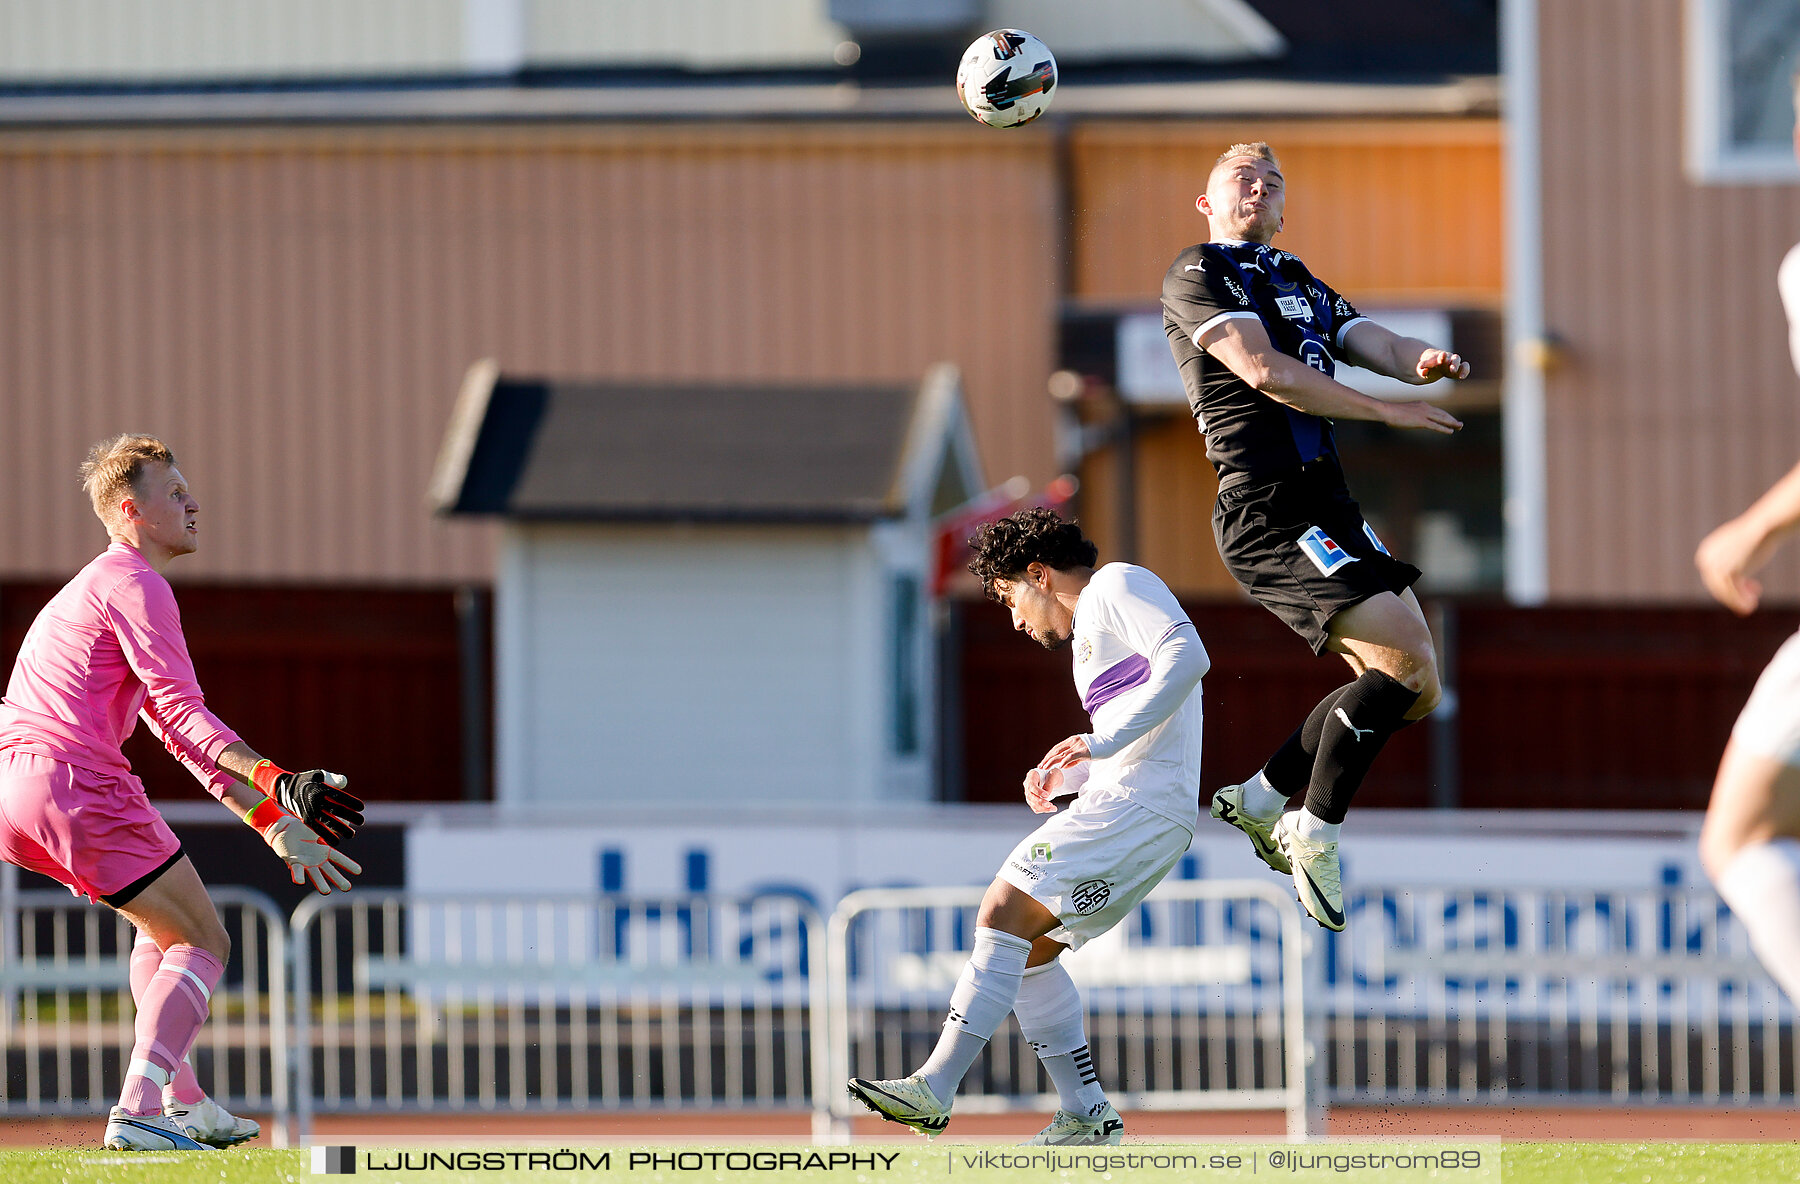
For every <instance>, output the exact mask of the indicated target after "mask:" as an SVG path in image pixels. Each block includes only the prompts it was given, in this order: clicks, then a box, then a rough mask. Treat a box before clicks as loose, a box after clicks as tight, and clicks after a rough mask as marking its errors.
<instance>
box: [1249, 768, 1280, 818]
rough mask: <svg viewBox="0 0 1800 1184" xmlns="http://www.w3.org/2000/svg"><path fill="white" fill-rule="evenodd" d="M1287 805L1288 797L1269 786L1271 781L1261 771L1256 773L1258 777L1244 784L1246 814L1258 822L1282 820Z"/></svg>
mask: <svg viewBox="0 0 1800 1184" xmlns="http://www.w3.org/2000/svg"><path fill="white" fill-rule="evenodd" d="M1287 804H1288V799H1287V795H1286V794H1285V793H1277V792H1276V790H1275V787H1274V786H1272V785H1270V784H1269V779H1268V778H1267V777H1264V776H1263V773H1262V770H1261V769H1258V770H1257V771H1256V776H1254V777H1252V778H1250V780H1248V781H1246V782H1244V813H1246V814H1248V815H1249V816H1250V817H1252V818H1254V819H1256V820H1257V821H1258V822H1272V821H1274V820H1275V819H1277V818H1280V817H1281V812H1282V811H1283V810H1285V809H1287Z"/></svg>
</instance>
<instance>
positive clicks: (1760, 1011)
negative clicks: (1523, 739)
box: [1315, 885, 1800, 1105]
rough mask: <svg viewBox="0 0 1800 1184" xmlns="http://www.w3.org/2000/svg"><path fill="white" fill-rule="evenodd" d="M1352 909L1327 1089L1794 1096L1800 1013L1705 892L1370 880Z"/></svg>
mask: <svg viewBox="0 0 1800 1184" xmlns="http://www.w3.org/2000/svg"><path fill="white" fill-rule="evenodd" d="M1346 912H1347V913H1348V915H1349V919H1350V924H1349V928H1348V930H1347V932H1346V933H1344V934H1342V935H1334V937H1333V939H1332V940H1331V941H1329V942H1328V943H1327V944H1326V948H1325V950H1324V951H1323V959H1324V967H1323V978H1324V989H1323V990H1322V992H1321V993H1320V994H1319V995H1318V996H1316V998H1315V1003H1316V1004H1318V1005H1319V1006H1322V1007H1323V1008H1324V1010H1325V1013H1326V1015H1327V1017H1328V1024H1327V1027H1328V1036H1327V1042H1326V1046H1325V1049H1324V1053H1325V1058H1324V1059H1325V1072H1326V1079H1327V1088H1328V1090H1329V1095H1330V1096H1331V1097H1332V1098H1333V1099H1336V1100H1344V1101H1356V1102H1395V1103H1401V1104H1431V1103H1443V1102H1471V1101H1514V1102H1516V1101H1518V1100H1520V1099H1521V1098H1554V1099H1556V1100H1558V1101H1596V1102H1609V1103H1616V1102H1631V1103H1634V1104H1647V1103H1665V1102H1677V1103H1709V1104H1721V1103H1736V1104H1743V1103H1756V1102H1762V1103H1782V1104H1789V1105H1791V1104H1792V1103H1793V1102H1794V1101H1795V1098H1796V1093H1795V1080H1796V1066H1797V1065H1800V1026H1797V1025H1796V1023H1795V1013H1794V1009H1793V1007H1792V1006H1791V1005H1790V1004H1789V1003H1788V1002H1787V1001H1786V1000H1784V999H1783V997H1782V993H1781V991H1780V988H1779V987H1777V986H1776V984H1775V983H1774V982H1773V981H1772V980H1771V979H1770V978H1769V976H1768V974H1767V972H1765V971H1764V970H1763V968H1762V966H1761V965H1760V964H1759V963H1758V962H1757V961H1756V958H1755V956H1754V954H1753V953H1752V952H1751V950H1750V946H1749V940H1748V936H1747V935H1746V933H1745V931H1744V929H1743V927H1742V926H1741V925H1739V924H1738V923H1737V922H1736V920H1735V919H1734V918H1733V917H1732V916H1731V914H1730V912H1729V910H1727V908H1726V907H1725V905H1724V904H1723V903H1722V902H1721V901H1720V900H1719V898H1718V897H1717V896H1715V895H1713V894H1712V893H1711V892H1710V891H1705V890H1693V889H1687V888H1682V887H1679V886H1672V887H1669V888H1666V889H1660V890H1646V889H1630V890H1623V891H1595V890H1580V891H1557V890H1545V889H1540V888H1506V887H1481V888H1472V887H1455V888H1407V887H1397V886H1393V887H1379V886H1368V885H1362V886H1357V887H1354V888H1353V889H1352V890H1351V892H1350V893H1349V894H1348V899H1347V901H1346Z"/></svg>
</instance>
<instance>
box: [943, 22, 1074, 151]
mask: <svg viewBox="0 0 1800 1184" xmlns="http://www.w3.org/2000/svg"><path fill="white" fill-rule="evenodd" d="M1055 88H1056V59H1055V58H1054V57H1052V56H1050V47H1049V46H1047V45H1045V44H1044V43H1043V42H1042V41H1039V40H1038V39H1037V38H1036V37H1033V36H1032V35H1031V34H1030V33H1027V32H1026V31H1025V30H1023V29H995V30H994V31H993V32H992V33H983V34H982V35H981V36H979V37H977V38H976V39H975V43H974V44H973V45H971V46H969V48H968V49H966V50H965V51H963V56H962V64H961V65H960V66H958V67H957V68H956V93H957V95H958V96H959V97H961V99H962V105H963V107H964V108H965V109H966V110H967V111H968V113H969V114H970V115H973V116H974V117H975V118H976V119H979V120H980V121H981V122H983V123H985V124H987V125H988V126H989V127H1018V126H1019V125H1020V124H1024V123H1030V122H1031V121H1032V120H1034V119H1036V118H1037V117H1038V116H1040V115H1042V114H1043V113H1044V109H1045V108H1046V107H1048V106H1049V105H1050V93H1051V92H1052V91H1053V90H1054V89H1055Z"/></svg>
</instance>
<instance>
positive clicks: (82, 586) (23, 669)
mask: <svg viewBox="0 0 1800 1184" xmlns="http://www.w3.org/2000/svg"><path fill="white" fill-rule="evenodd" d="M81 475H82V484H83V486H84V488H86V490H87V492H88V496H89V497H90V498H91V499H92V501H93V505H94V512H95V513H96V514H98V515H99V517H100V520H101V522H103V523H104V524H105V526H106V530H107V534H108V536H109V537H110V539H111V544H110V545H109V546H108V547H107V548H106V550H105V551H104V552H102V553H101V554H100V555H99V557H98V558H96V559H95V560H94V561H93V562H92V563H89V564H88V565H87V566H86V567H85V568H83V569H82V570H81V573H80V574H79V575H77V576H76V577H75V578H74V579H73V580H71V581H69V583H68V584H67V585H66V586H64V588H63V589H62V591H61V592H58V593H57V594H56V596H55V597H54V598H52V600H51V601H50V603H49V604H48V605H46V606H45V607H44V610H43V611H42V612H41V613H39V614H38V617H37V619H36V620H35V621H34V622H33V623H32V626H31V629H30V631H29V632H27V633H26V635H25V641H24V644H23V645H22V646H21V647H20V649H19V657H18V662H17V664H16V665H15V666H14V667H13V672H12V678H11V681H10V682H9V683H8V684H7V688H6V696H5V698H4V700H0V859H4V860H6V861H7V862H9V863H14V864H17V865H19V866H20V867H23V868H27V869H29V870H30V871H34V872H38V873H40V874H42V875H46V876H50V877H52V878H53V879H56V880H58V881H60V882H62V883H63V884H66V885H68V887H69V890H70V891H71V892H74V893H76V894H78V895H82V896H86V897H87V898H88V899H90V900H93V901H96V902H99V903H103V904H107V905H110V906H111V907H112V908H114V909H117V910H118V911H119V912H120V913H121V914H123V915H124V916H125V917H126V919H128V920H129V921H131V923H132V924H133V925H135V926H136V927H137V931H138V939H137V944H136V945H135V946H134V947H133V949H132V953H131V994H132V998H133V999H134V1000H135V1001H136V1003H137V1022H136V1037H137V1042H136V1044H135V1046H134V1047H133V1048H132V1051H131V1056H130V1059H129V1062H128V1063H127V1066H126V1071H125V1085H124V1089H123V1091H122V1093H121V1095H120V1098H119V1104H118V1105H117V1106H115V1107H113V1110H112V1114H111V1116H110V1117H109V1119H108V1121H107V1124H106V1135H105V1145H106V1146H107V1147H109V1148H112V1149H114V1150H121V1151H150V1150H159V1151H166V1150H172V1149H182V1150H204V1149H206V1148H207V1147H209V1146H214V1147H225V1146H230V1145H232V1144H234V1143H240V1142H243V1141H244V1140H246V1139H249V1138H252V1137H254V1136H255V1135H256V1134H257V1133H258V1129H259V1128H258V1127H257V1125H256V1123H254V1122H251V1121H250V1120H248V1119H242V1118H236V1117H234V1116H232V1115H231V1114H229V1113H227V1112H226V1111H225V1110H224V1109H223V1108H222V1107H220V1106H219V1105H218V1103H216V1102H214V1101H213V1100H212V1099H211V1098H209V1097H207V1096H206V1094H205V1092H204V1091H202V1090H201V1089H200V1086H199V1083H198V1082H197V1081H196V1080H195V1077H194V1071H193V1068H192V1066H191V1065H189V1064H188V1062H187V1054H188V1050H189V1049H190V1048H191V1047H192V1045H193V1043H194V1038H195V1037H196V1036H197V1035H198V1034H199V1031H200V1027H201V1025H202V1024H203V1023H204V1022H205V1020H206V1014H207V1008H208V1006H209V1002H210V999H211V994H212V990H213V988H214V987H215V986H217V984H218V982H219V979H220V977H221V976H222V975H223V974H224V971H225V961H226V959H227V958H228V957H229V956H230V952H231V941H230V938H229V937H228V936H227V935H226V933H225V928H224V926H223V925H222V924H221V923H220V921H219V916H218V913H217V912H216V911H215V910H214V908H213V904H212V900H211V899H210V898H209V897H208V896H207V894H206V887H205V885H203V884H202V883H201V882H200V877H199V875H198V874H197V873H196V872H195V871H194V866H193V864H192V863H190V862H189V861H188V859H187V857H186V856H185V855H183V854H182V851H181V844H180V842H179V841H178V840H177V839H176V838H175V835H174V833H173V832H172V831H171V830H170V829H169V826H168V824H167V823H166V822H164V821H163V818H162V815H161V814H159V813H157V811H156V810H155V808H153V807H152V806H151V805H150V801H149V799H148V798H146V797H145V796H144V787H143V785H142V783H141V782H139V781H138V779H137V778H136V777H134V776H132V774H131V768H130V766H129V765H128V764H127V763H126V761H125V758H124V756H123V755H122V754H121V752H120V746H121V745H122V744H123V743H124V741H125V739H126V737H128V736H129V735H131V732H132V730H133V729H134V728H135V727H136V726H137V721H138V719H139V718H142V719H143V720H144V722H145V723H147V724H149V726H150V728H151V730H152V731H154V732H155V733H156V734H157V736H158V737H159V738H160V739H161V740H162V742H163V744H164V746H165V747H167V748H168V750H169V752H170V753H172V754H173V755H174V756H175V757H176V759H178V760H180V761H181V763H182V764H184V765H186V766H187V767H188V768H189V769H190V770H191V771H192V772H193V773H194V775H195V776H196V777H198V778H199V779H200V781H201V782H202V784H204V785H205V786H206V788H207V791H208V792H209V793H211V794H212V795H213V796H214V797H216V798H218V799H219V800H220V801H221V802H223V803H224V804H225V806H226V807H227V808H228V809H229V810H231V812H232V813H234V814H236V815H237V816H238V817H240V818H242V819H243V820H244V821H245V822H246V823H248V824H249V825H251V826H252V827H254V828H256V830H257V831H258V833H260V834H261V835H262V837H263V839H264V841H265V842H267V843H268V844H269V846H270V847H271V848H273V849H274V851H275V854H276V855H278V856H279V857H280V858H281V859H282V860H283V861H284V862H285V863H286V864H287V865H288V870H289V872H290V874H291V875H292V876H293V880H294V883H296V884H300V883H305V882H308V881H310V882H311V884H312V885H313V887H315V888H316V889H318V890H319V891H320V892H330V891H331V890H332V889H333V888H338V889H348V888H349V887H350V881H349V879H348V877H347V876H346V875H345V873H346V872H349V873H356V872H360V871H361V870H362V868H360V867H359V866H357V864H356V863H355V862H354V861H352V860H351V859H350V858H349V857H347V856H345V855H343V854H341V853H340V852H338V851H336V850H334V849H333V848H332V847H331V846H330V845H329V844H328V843H327V842H326V841H325V840H326V839H331V840H333V841H342V840H343V839H344V838H346V837H348V836H349V835H351V834H352V833H354V830H355V827H356V826H358V825H360V824H361V822H362V814H361V812H360V811H361V808H362V802H361V801H360V800H359V799H357V798H356V797H354V796H353V795H351V794H350V793H349V792H348V783H347V781H346V780H345V779H344V778H343V777H341V776H339V775H337V774H335V773H327V772H324V771H323V770H318V769H315V770H311V771H308V772H304V773H289V772H286V771H285V770H282V769H279V768H277V767H276V766H275V765H273V764H272V763H270V762H269V761H268V760H265V759H264V758H263V757H262V756H260V755H259V754H257V753H256V752H255V751H253V750H252V749H251V748H250V746H249V745H247V744H245V743H244V742H243V741H241V740H239V739H238V737H237V734H236V733H235V732H233V731H232V730H231V729H230V728H228V727H226V726H225V725H224V724H223V723H222V722H220V720H219V719H218V717H217V716H215V715H213V714H212V712H210V711H208V710H207V709H206V701H205V698H204V697H203V696H202V695H201V693H200V686H199V684H198V683H197V682H196V681H195V679H194V668H193V663H192V661H191V660H190V659H189V658H188V651H187V643H186V641H185V640H184V639H183V637H182V632H181V614H180V611H179V610H178V609H177V608H176V605H175V596H174V592H173V590H172V589H171V588H170V587H169V582H168V581H167V580H166V579H164V578H163V575H162V572H163V570H164V568H166V567H167V566H168V564H169V562H170V561H171V560H173V559H174V558H176V557H177V556H179V555H187V554H190V553H192V552H193V551H194V550H195V549H196V548H197V547H198V546H199V527H198V515H199V511H200V507H199V504H198V503H197V502H196V501H195V500H194V497H193V495H192V494H191V493H189V492H188V487H187V482H186V480H185V479H184V478H183V477H182V475H181V471H180V470H179V469H177V468H176V467H175V457H174V454H173V453H171V452H170V451H169V449H168V447H167V446H165V445H164V444H163V443H162V442H161V441H159V440H157V439H155V438H154V437H151V436H136V435H126V436H119V437H116V438H114V439H111V440H107V441H104V442H102V443H100V444H97V445H95V447H94V448H93V450H92V451H91V452H90V453H89V454H88V459H87V462H86V463H85V464H84V465H83V466H82V469H81ZM321 835H323V836H324V837H323V838H321Z"/></svg>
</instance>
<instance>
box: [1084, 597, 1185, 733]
mask: <svg viewBox="0 0 1800 1184" xmlns="http://www.w3.org/2000/svg"><path fill="white" fill-rule="evenodd" d="M1211 668H1212V659H1210V658H1208V657H1207V656H1206V647H1205V646H1203V645H1201V644H1200V634H1199V633H1197V632H1196V631H1195V630H1194V626H1193V624H1192V623H1190V622H1188V621H1182V622H1181V623H1180V624H1178V625H1176V626H1175V627H1174V628H1173V629H1172V630H1170V631H1169V632H1168V633H1167V634H1166V635H1164V637H1163V639H1162V641H1161V642H1160V643H1159V644H1158V645H1157V647H1156V650H1155V652H1153V653H1152V654H1151V655H1150V677H1149V679H1148V680H1147V681H1146V682H1145V683H1144V685H1143V686H1142V687H1140V688H1139V689H1138V691H1137V693H1136V696H1135V698H1136V700H1137V701H1136V704H1135V705H1134V706H1133V707H1132V709H1131V711H1130V712H1128V713H1127V714H1126V716H1125V718H1123V719H1121V720H1119V721H1118V722H1117V723H1116V724H1114V725H1113V726H1112V728H1110V729H1109V730H1108V731H1106V732H1104V733H1100V732H1090V733H1088V734H1087V745H1088V755H1089V756H1091V757H1093V758H1094V759H1095V760H1102V759H1104V758H1106V757H1109V756H1113V755H1115V754H1116V753H1118V752H1119V751H1120V750H1121V749H1123V748H1125V746H1126V745H1128V744H1130V743H1131V742H1132V741H1134V740H1136V739H1137V738H1138V737H1139V736H1142V735H1143V734H1144V733H1146V732H1148V731H1149V730H1150V729H1152V728H1154V727H1156V726H1157V725H1158V724H1161V723H1162V722H1163V721H1164V720H1166V719H1168V718H1169V717H1170V716H1171V715H1174V714H1175V711H1176V709H1177V708H1179V707H1180V706H1181V705H1182V704H1183V703H1185V702H1187V698H1188V696H1189V695H1191V694H1193V693H1194V688H1195V687H1197V686H1199V685H1200V680H1201V679H1202V678H1204V677H1205V676H1206V672H1207V671H1208V670H1210V669H1211Z"/></svg>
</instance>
